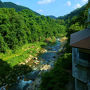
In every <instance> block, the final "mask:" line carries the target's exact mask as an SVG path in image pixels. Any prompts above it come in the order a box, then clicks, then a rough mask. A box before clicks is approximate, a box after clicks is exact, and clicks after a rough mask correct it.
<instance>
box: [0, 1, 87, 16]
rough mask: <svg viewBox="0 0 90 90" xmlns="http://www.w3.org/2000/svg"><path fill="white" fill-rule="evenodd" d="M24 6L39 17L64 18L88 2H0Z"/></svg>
mask: <svg viewBox="0 0 90 90" xmlns="http://www.w3.org/2000/svg"><path fill="white" fill-rule="evenodd" d="M1 1H2V2H13V3H16V4H18V5H22V6H26V7H28V8H30V9H32V10H33V11H35V12H38V13H39V14H41V15H45V16H47V15H53V16H56V17H58V16H64V15H66V14H68V13H70V12H71V11H73V10H74V9H76V8H80V7H81V6H83V5H84V4H86V3H87V2H88V0H1Z"/></svg>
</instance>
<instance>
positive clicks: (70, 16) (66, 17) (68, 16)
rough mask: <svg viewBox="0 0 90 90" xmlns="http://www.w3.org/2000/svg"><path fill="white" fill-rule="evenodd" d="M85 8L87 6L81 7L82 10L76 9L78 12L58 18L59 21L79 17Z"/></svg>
mask: <svg viewBox="0 0 90 90" xmlns="http://www.w3.org/2000/svg"><path fill="white" fill-rule="evenodd" d="M85 7H86V5H84V6H83V7H81V8H78V9H76V10H74V11H72V12H71V13H69V14H67V15H65V16H60V17H58V19H64V20H66V19H68V18H72V17H74V16H78V15H79V14H80V12H81V11H84V10H85Z"/></svg>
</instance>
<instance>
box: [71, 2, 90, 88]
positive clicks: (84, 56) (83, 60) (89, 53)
mask: <svg viewBox="0 0 90 90" xmlns="http://www.w3.org/2000/svg"><path fill="white" fill-rule="evenodd" d="M88 2H89V3H90V0H88ZM70 45H71V46H72V76H73V77H74V78H75V90H90V9H89V10H88V27H87V29H85V30H82V31H79V32H76V33H73V34H72V35H71V39H70Z"/></svg>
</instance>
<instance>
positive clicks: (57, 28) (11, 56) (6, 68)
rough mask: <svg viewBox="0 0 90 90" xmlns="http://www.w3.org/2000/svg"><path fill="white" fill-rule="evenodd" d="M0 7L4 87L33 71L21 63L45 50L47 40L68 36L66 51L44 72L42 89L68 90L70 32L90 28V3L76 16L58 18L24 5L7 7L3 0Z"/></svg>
mask: <svg viewBox="0 0 90 90" xmlns="http://www.w3.org/2000/svg"><path fill="white" fill-rule="evenodd" d="M0 6H2V7H1V8H0V86H3V85H6V84H9V85H11V83H14V82H16V81H17V77H18V76H21V75H23V74H26V73H28V72H30V71H32V67H31V66H29V65H26V64H23V65H22V64H21V63H23V62H24V63H25V61H26V60H27V59H28V57H29V56H30V55H31V56H33V57H37V56H38V55H39V54H40V53H42V52H41V51H42V50H43V48H42V46H45V45H47V43H46V41H47V42H49V41H51V42H52V41H55V38H57V37H63V36H67V37H68V42H67V44H66V45H65V46H64V47H65V49H64V52H65V54H64V53H63V55H62V56H60V58H58V60H57V61H56V63H55V66H54V68H53V69H52V70H51V71H50V72H46V73H45V74H43V75H42V82H41V85H40V86H41V90H66V87H65V88H64V86H65V85H66V84H67V83H68V81H69V80H68V79H67V78H68V77H69V74H70V73H68V70H71V47H70V46H69V41H70V34H71V33H73V32H76V31H79V30H83V29H84V28H85V27H87V24H85V22H84V21H85V20H86V18H87V7H88V6H90V5H85V6H84V9H83V10H82V11H80V12H79V13H78V14H76V15H73V14H72V13H71V14H72V15H71V14H70V16H68V18H58V19H52V18H50V17H47V16H46V17H45V16H43V15H39V14H37V13H35V12H33V11H32V10H30V9H27V8H24V7H23V8H22V9H20V10H17V9H16V7H18V6H15V7H8V5H7V7H6V5H5V4H3V3H2V2H1V1H0ZM12 6H13V3H12ZM14 8H15V9H16V10H15V9H14ZM23 9H25V10H23ZM16 11H17V12H16ZM76 13H77V12H76ZM65 17H66V16H65ZM12 77H13V78H12Z"/></svg>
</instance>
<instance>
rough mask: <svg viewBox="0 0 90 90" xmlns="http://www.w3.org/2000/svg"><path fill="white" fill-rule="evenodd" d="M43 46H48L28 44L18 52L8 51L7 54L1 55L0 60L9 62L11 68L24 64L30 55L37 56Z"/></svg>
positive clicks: (37, 43) (39, 43) (38, 43)
mask: <svg viewBox="0 0 90 90" xmlns="http://www.w3.org/2000/svg"><path fill="white" fill-rule="evenodd" d="M41 45H46V43H44V42H35V43H33V44H26V45H24V46H23V47H20V48H18V49H17V50H14V51H11V50H8V51H7V53H5V54H3V53H0V59H2V60H3V61H5V62H7V63H8V64H9V65H10V66H11V67H13V66H15V65H17V64H19V63H21V62H24V61H25V60H26V59H27V58H28V57H29V55H32V56H34V57H35V56H36V55H37V54H38V53H39V51H40V50H41V49H42V47H41Z"/></svg>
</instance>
